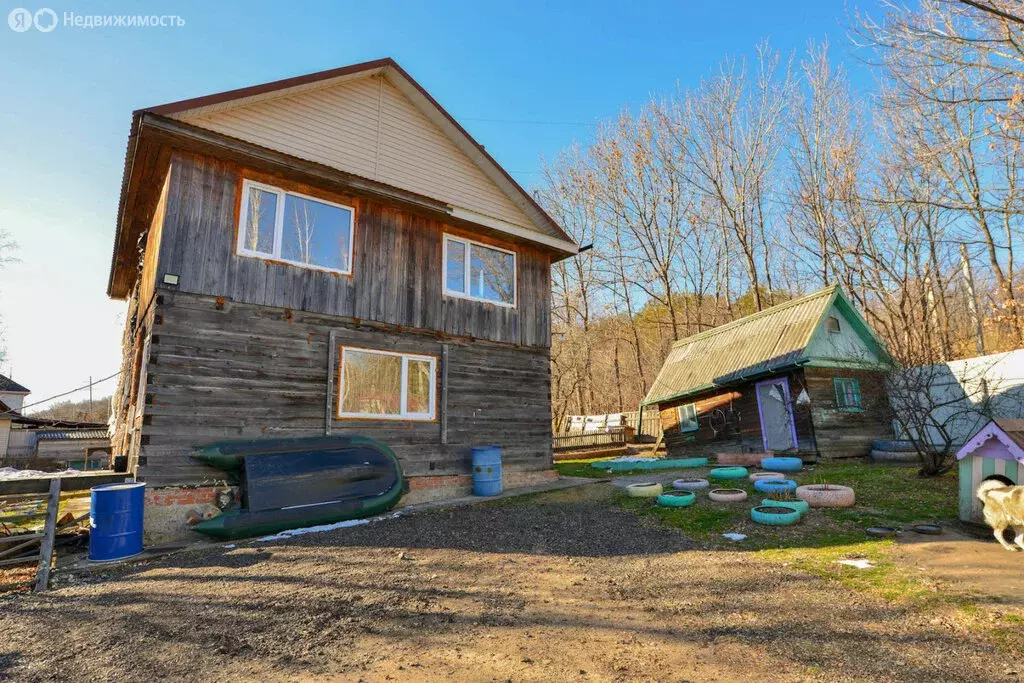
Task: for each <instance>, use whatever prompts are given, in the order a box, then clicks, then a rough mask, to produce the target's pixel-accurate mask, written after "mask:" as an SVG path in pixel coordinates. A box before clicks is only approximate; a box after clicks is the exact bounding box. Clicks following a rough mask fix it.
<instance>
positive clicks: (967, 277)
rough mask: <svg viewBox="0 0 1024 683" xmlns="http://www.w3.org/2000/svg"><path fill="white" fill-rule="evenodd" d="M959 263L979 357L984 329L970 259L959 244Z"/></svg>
mask: <svg viewBox="0 0 1024 683" xmlns="http://www.w3.org/2000/svg"><path fill="white" fill-rule="evenodd" d="M960 261H961V262H962V263H963V270H964V281H965V282H966V284H967V310H968V311H969V312H970V314H971V322H973V323H974V345H975V349H976V350H977V351H978V355H979V356H984V355H985V329H984V328H983V327H982V325H981V316H980V315H979V314H978V298H977V295H976V294H975V292H974V273H973V272H972V271H971V259H970V258H968V256H967V245H966V244H965V243H963V242H961V243H960Z"/></svg>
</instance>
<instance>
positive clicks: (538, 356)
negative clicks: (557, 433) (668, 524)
mask: <svg viewBox="0 0 1024 683" xmlns="http://www.w3.org/2000/svg"><path fill="white" fill-rule="evenodd" d="M154 311H155V318H154V326H153V334H152V339H151V347H150V348H151V350H150V359H149V365H148V376H147V382H146V398H145V408H144V410H145V413H144V418H143V427H142V440H141V444H140V446H139V452H138V455H140V456H141V460H140V465H139V470H138V474H139V476H140V477H142V478H143V479H145V481H146V482H147V483H149V484H151V485H156V486H159V485H169V484H200V483H211V482H213V481H214V480H216V479H219V478H223V473H219V472H218V471H217V470H215V469H212V468H209V467H206V466H203V465H200V464H198V463H196V462H195V461H193V460H192V459H191V458H189V457H188V452H189V450H190V449H192V448H193V447H195V446H197V445H201V444H206V443H210V442H213V441H218V440H224V439H246V438H272V437H291V436H316V435H319V434H323V433H324V429H325V414H326V412H325V411H326V406H327V391H328V386H330V387H331V391H332V396H336V395H337V377H336V374H335V376H333V377H331V378H330V384H329V380H328V372H329V370H328V368H329V363H328V354H329V353H333V354H337V352H338V349H330V348H329V338H330V333H331V332H332V331H334V333H335V335H336V342H337V345H338V347H340V346H343V345H349V346H360V347H364V348H374V349H382V350H389V351H401V352H408V353H417V354H426V355H432V356H437V357H439V358H440V357H441V356H442V355H443V351H442V348H443V346H445V345H447V347H448V364H447V371H446V372H445V369H444V367H442V364H441V363H438V375H439V377H438V382H437V389H438V397H437V400H438V418H437V419H436V420H434V421H431V422H414V421H399V420H377V419H360V420H346V419H337V418H334V417H333V415H334V414H335V411H334V406H333V405H332V406H331V415H332V419H331V431H332V433H333V434H363V435H366V436H371V437H373V438H376V439H379V440H381V441H383V442H384V443H386V444H388V445H389V446H391V447H392V448H393V449H394V450H395V452H396V454H397V455H398V457H399V459H400V460H401V462H402V467H403V469H404V470H405V472H406V474H408V475H412V476H416V475H446V474H463V475H464V474H468V473H469V472H470V467H469V463H470V460H471V453H470V448H471V447H472V446H477V445H489V444H496V445H499V446H501V447H502V449H503V458H504V464H505V467H506V468H508V469H510V470H512V471H515V470H544V469H550V467H551V459H552V450H551V409H550V405H551V404H550V360H549V354H548V352H547V350H546V349H539V348H538V349H521V348H520V349H516V348H513V347H509V346H504V345H499V344H493V343H488V342H482V341H475V342H469V341H467V340H457V341H452V340H444V339H442V338H440V337H439V336H438V335H430V334H427V333H413V332H409V331H405V330H402V331H398V330H394V329H384V328H382V327H381V326H377V325H366V324H363V325H358V326H357V325H354V324H343V323H341V322H339V320H338V319H336V318H333V317H330V316H324V315H318V314H312V313H303V312H294V313H289V312H286V311H283V310H281V309H275V308H269V307H265V306H254V305H249V304H241V303H234V302H230V301H229V302H219V301H218V300H217V299H216V298H214V297H209V296H198V295H193V294H186V293H183V292H171V291H168V290H158V297H157V299H156V303H155V305H154ZM335 358H336V355H335ZM334 367H335V373H336V371H337V363H335V364H334ZM445 376H446V377H447V391H446V392H445V393H446V395H447V402H446V404H445V403H442V395H441V387H442V383H444V382H445ZM332 404H333V399H332ZM442 424H444V425H445V427H446V435H445V440H446V441H447V443H442Z"/></svg>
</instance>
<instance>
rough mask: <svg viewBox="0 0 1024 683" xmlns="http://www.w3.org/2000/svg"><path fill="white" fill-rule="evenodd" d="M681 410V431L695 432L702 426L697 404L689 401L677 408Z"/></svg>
mask: <svg viewBox="0 0 1024 683" xmlns="http://www.w3.org/2000/svg"><path fill="white" fill-rule="evenodd" d="M676 410H677V411H678V412H679V431H681V432H695V431H697V429H698V428H699V427H700V424H699V423H698V422H697V404H695V403H687V404H686V405H682V406H679V407H678V408H677V409H676Z"/></svg>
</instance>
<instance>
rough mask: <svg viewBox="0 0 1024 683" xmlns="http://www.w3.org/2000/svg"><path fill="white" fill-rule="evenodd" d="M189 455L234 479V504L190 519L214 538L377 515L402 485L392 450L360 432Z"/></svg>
mask: <svg viewBox="0 0 1024 683" xmlns="http://www.w3.org/2000/svg"><path fill="white" fill-rule="evenodd" d="M193 457H195V458H196V459H198V460H202V461H203V462H206V463H207V464H210V465H214V466H216V467H218V468H220V469H224V470H225V471H226V472H229V473H233V474H235V475H236V476H237V477H238V480H239V481H240V482H241V491H242V495H241V507H239V508H236V509H231V510H227V511H225V512H223V513H222V514H220V515H218V516H217V517H214V518H212V519H208V520H204V521H202V522H200V523H199V524H197V525H196V526H194V527H193V529H195V530H196V531H198V532H200V533H202V534H206V535H208V536H213V537H214V538H219V539H234V538H244V537H247V536H262V535H266V534H274V533H278V532H280V531H286V530H289V529H299V528H304V527H310V526H318V525H321V524H332V523H335V522H341V521H346V520H350V519H360V518H363V517H371V516H374V515H379V514H380V513H382V512H385V511H387V510H390V509H391V508H393V507H394V506H395V505H396V504H397V503H398V501H399V500H400V499H401V497H402V494H403V493H405V491H406V490H407V484H406V480H405V477H404V476H403V475H402V468H401V465H400V464H399V462H398V458H397V457H395V454H394V452H393V451H392V450H391V449H390V448H389V447H388V446H386V445H385V444H382V443H380V442H379V441H375V440H374V439H370V438H366V437H359V436H354V437H314V438H311V439H268V440H266V441H236V442H224V443H219V444H213V445H211V446H207V447H205V448H202V449H199V450H198V451H196V452H195V453H194V454H193ZM215 463H216V464H215Z"/></svg>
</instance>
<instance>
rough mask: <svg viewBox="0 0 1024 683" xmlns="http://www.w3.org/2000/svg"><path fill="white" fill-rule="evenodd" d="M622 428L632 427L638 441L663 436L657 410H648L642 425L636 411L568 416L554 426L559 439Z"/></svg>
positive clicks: (638, 412)
mask: <svg viewBox="0 0 1024 683" xmlns="http://www.w3.org/2000/svg"><path fill="white" fill-rule="evenodd" d="M622 427H630V428H631V429H632V431H633V434H634V438H635V440H636V441H655V440H657V439H658V437H660V436H661V416H660V415H659V414H658V410H657V408H648V409H647V410H645V411H644V416H643V422H642V423H641V421H640V411H637V410H634V411H630V412H625V413H611V414H609V415H566V416H565V417H563V418H562V419H561V420H557V421H556V422H555V423H554V424H553V425H552V428H553V431H554V433H555V436H556V437H557V438H562V437H569V436H574V435H575V436H579V435H588V436H589V435H595V434H603V433H605V432H607V431H610V430H615V429H621V428H622ZM556 443H557V442H556ZM602 443H607V442H602Z"/></svg>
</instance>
